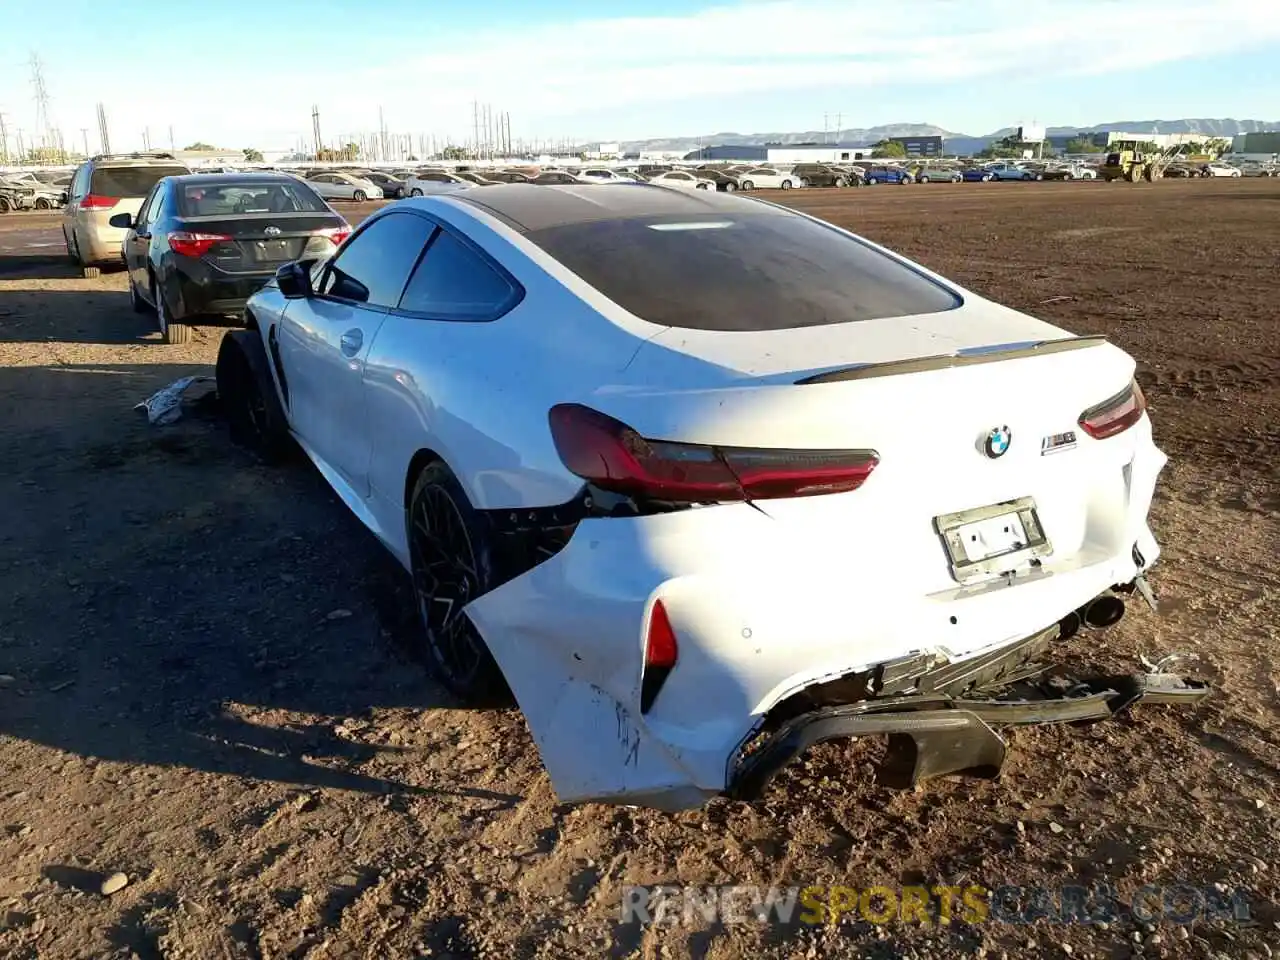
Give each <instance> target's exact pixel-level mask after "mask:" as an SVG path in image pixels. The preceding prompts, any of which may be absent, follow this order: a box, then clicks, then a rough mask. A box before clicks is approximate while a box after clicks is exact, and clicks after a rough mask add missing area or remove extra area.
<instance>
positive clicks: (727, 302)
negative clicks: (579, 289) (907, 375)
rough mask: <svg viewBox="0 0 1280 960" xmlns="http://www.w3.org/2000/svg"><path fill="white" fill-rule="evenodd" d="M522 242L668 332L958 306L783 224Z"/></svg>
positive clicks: (665, 221)
mask: <svg viewBox="0 0 1280 960" xmlns="http://www.w3.org/2000/svg"><path fill="white" fill-rule="evenodd" d="M527 236H528V237H529V239H530V240H532V241H533V242H534V243H536V244H537V245H538V246H540V247H541V248H542V249H544V250H546V251H547V253H549V254H551V256H553V257H555V258H556V259H557V260H559V261H560V262H561V263H563V264H564V265H565V266H567V267H568V268H569V269H570V270H572V271H573V272H574V273H576V274H578V276H580V277H582V278H583V279H584V280H585V281H587V283H589V284H591V285H592V286H593V287H595V288H596V289H597V290H599V291H600V292H601V293H603V294H604V295H605V296H607V297H609V298H610V299H611V300H613V301H614V302H615V303H617V304H619V305H620V306H622V307H624V308H625V309H627V310H629V311H630V312H631V313H634V314H635V315H636V316H638V317H642V318H644V319H645V320H648V321H650V322H651V323H659V324H663V325H666V326H672V327H684V328H687V329H692V330H723V331H762V330H789V329H793V328H796V327H814V326H822V325H824V324H833V323H852V322H855V321H859V320H877V319H882V318H886V317H903V316H909V315H912V314H919V313H938V312H941V311H944V310H952V309H955V308H956V307H958V306H960V302H961V301H960V299H959V298H958V297H957V296H955V295H954V294H952V293H951V292H950V291H948V290H946V289H945V288H943V287H942V286H940V285H939V284H937V283H935V282H934V281H932V280H930V279H929V278H927V277H926V276H924V275H923V274H921V273H917V272H916V271H915V270H913V269H911V268H910V267H907V266H904V265H902V264H900V263H898V262H897V261H896V260H893V259H891V258H890V257H888V256H886V255H885V254H883V253H880V252H879V251H877V250H875V249H874V248H872V247H870V246H868V245H867V244H865V243H862V242H860V241H858V240H855V239H853V238H852V237H849V236H847V235H846V234H843V233H839V232H837V231H835V230H833V229H831V228H830V227H827V226H824V225H822V224H820V223H815V222H814V221H812V220H807V219H805V218H803V217H798V216H792V215H778V214H772V213H770V214H733V215H730V216H722V217H717V216H710V215H698V216H693V217H680V218H674V217H670V216H668V217H650V218H637V219H626V220H597V221H593V222H586V223H572V224H564V225H561V226H557V227H548V228H545V229H542V230H534V231H531V232H530V233H529V234H528V235H527Z"/></svg>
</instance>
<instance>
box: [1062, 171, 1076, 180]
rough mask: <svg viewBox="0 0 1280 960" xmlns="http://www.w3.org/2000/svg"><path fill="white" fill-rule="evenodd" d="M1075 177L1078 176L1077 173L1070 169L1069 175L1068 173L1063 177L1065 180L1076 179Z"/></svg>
mask: <svg viewBox="0 0 1280 960" xmlns="http://www.w3.org/2000/svg"><path fill="white" fill-rule="evenodd" d="M1075 178H1076V176H1075V174H1074V173H1072V172H1071V171H1070V170H1068V171H1067V175H1066V176H1065V177H1063V178H1062V179H1063V180H1074V179H1075Z"/></svg>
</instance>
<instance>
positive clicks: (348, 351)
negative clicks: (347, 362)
mask: <svg viewBox="0 0 1280 960" xmlns="http://www.w3.org/2000/svg"><path fill="white" fill-rule="evenodd" d="M338 343H339V345H340V346H341V348H342V353H343V355H344V356H348V357H354V356H355V355H356V354H357V353H359V352H360V347H361V346H362V345H363V344H364V334H363V333H362V332H360V331H359V330H348V331H347V332H346V333H344V334H343V335H342V338H341V339H340V340H339V341H338Z"/></svg>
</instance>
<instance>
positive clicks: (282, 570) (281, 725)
mask: <svg viewBox="0 0 1280 960" xmlns="http://www.w3.org/2000/svg"><path fill="white" fill-rule="evenodd" d="M211 372H212V371H211V370H210V369H209V368H208V367H206V366H203V365H199V364H146V365H110V366H104V365H89V366H75V365H70V366H66V365H62V366H53V367H50V366H41V367H30V366H28V367H0V459H3V461H4V462H5V463H8V464H11V465H16V467H17V468H16V469H13V470H10V471H7V472H6V475H5V477H4V478H3V480H0V569H3V570H4V571H5V575H4V577H3V580H2V582H0V608H3V609H5V610H6V615H5V623H4V625H3V628H2V629H0V674H5V675H7V676H8V677H10V678H12V679H11V680H9V681H6V686H5V688H4V690H3V698H0V733H4V734H7V735H9V736H12V737H17V738H21V739H23V740H27V741H31V742H35V743H41V744H45V745H48V746H51V747H55V748H57V749H59V750H64V751H67V752H69V753H73V754H77V755H80V756H84V757H96V758H100V759H105V760H115V761H120V762H122V763H127V764H148V765H158V766H171V765H178V766H184V767H189V768H193V769H198V770H206V771H211V772H217V773H227V774H235V775H238V776H243V777H251V778H256V779H261V780H274V781H283V782H288V783H295V784H303V785H309V786H328V787H338V788H343V789H348V790H356V791H364V792H372V793H385V792H392V791H414V792H426V791H420V790H418V789H417V788H415V787H413V786H411V785H409V784H405V783H399V782H395V781H392V780H388V779H385V778H383V777H380V776H378V775H371V774H366V773H363V772H360V770H359V769H358V768H360V767H362V766H364V765H366V764H369V763H370V762H373V763H374V765H375V766H376V765H377V761H378V758H379V757H380V756H381V755H384V754H386V753H387V752H389V751H390V752H394V748H388V747H384V746H368V745H363V744H359V743H354V742H352V741H351V740H350V739H344V738H343V737H342V736H340V734H339V732H338V731H337V729H336V728H338V727H340V726H341V721H342V720H343V719H344V718H360V717H363V716H365V715H367V714H368V712H369V710H370V709H371V708H377V707H404V708H412V709H430V708H432V707H436V706H441V705H450V706H453V704H450V703H448V701H447V700H446V699H445V698H444V695H443V694H442V693H441V692H440V691H439V689H438V688H437V687H436V686H435V685H433V684H432V683H431V682H430V681H429V680H428V679H427V677H426V675H425V673H424V671H423V669H422V667H421V665H420V664H419V663H418V662H416V660H415V657H414V654H415V651H414V650H413V649H412V643H413V640H412V637H413V631H412V629H411V626H410V624H411V620H409V619H407V618H406V613H405V612H406V611H409V610H411V604H410V603H409V601H408V599H407V596H406V593H407V582H406V581H407V577H406V576H405V575H404V573H403V571H401V569H400V568H399V567H398V565H396V564H395V562H394V561H393V560H391V559H390V557H389V556H388V555H387V554H386V553H385V551H384V550H383V549H382V548H381V546H380V545H378V544H377V543H376V541H374V539H373V538H372V537H371V536H369V535H368V534H367V532H366V531H365V530H364V529H363V528H362V527H361V526H360V525H359V524H358V522H357V521H356V520H355V519H354V518H353V517H352V516H351V515H350V514H349V513H348V511H347V510H346V508H345V507H344V506H342V504H341V503H340V502H339V501H338V500H337V498H336V497H334V495H333V494H332V493H331V491H330V490H329V488H328V487H327V486H326V485H325V484H324V483H323V481H322V480H321V479H320V477H319V476H318V475H317V474H316V473H315V471H314V470H313V469H312V468H311V467H310V465H309V464H305V463H295V464H292V465H289V466H286V467H283V468H268V467H265V466H263V465H261V464H259V463H258V462H257V461H256V460H254V459H253V458H251V457H250V456H249V455H248V454H246V453H245V452H244V451H242V450H240V449H239V448H238V447H235V446H233V445H232V444H231V442H230V440H229V439H228V437H227V435H226V431H225V430H224V429H223V424H222V423H221V422H220V420H219V419H218V417H217V405H216V398H212V399H211V398H206V400H205V401H204V402H200V403H195V404H190V405H188V412H187V415H186V416H185V417H184V418H183V419H182V420H180V421H179V422H177V423H175V424H172V425H169V426H152V425H149V424H148V423H147V421H146V417H145V415H143V414H141V413H138V412H135V411H133V410H132V409H131V407H132V404H133V402H135V401H136V400H140V399H142V398H144V397H146V396H148V395H149V394H150V393H151V392H153V391H154V390H156V389H158V388H160V387H162V386H164V385H165V384H166V383H168V382H171V381H173V380H176V379H178V378H179V377H183V376H188V375H192V374H196V375H200V374H206V375H207V374H210V373H211ZM292 714H303V715H305V716H304V717H301V718H299V717H296V716H291V715H292ZM431 792H442V793H449V794H455V793H456V795H460V796H478V797H484V798H486V799H500V800H503V801H513V800H514V799H516V798H512V797H507V796H505V795H501V796H500V795H497V794H494V793H492V792H490V791H481V790H469V789H468V788H466V787H465V786H464V785H459V786H458V788H457V789H456V791H454V790H447V791H431Z"/></svg>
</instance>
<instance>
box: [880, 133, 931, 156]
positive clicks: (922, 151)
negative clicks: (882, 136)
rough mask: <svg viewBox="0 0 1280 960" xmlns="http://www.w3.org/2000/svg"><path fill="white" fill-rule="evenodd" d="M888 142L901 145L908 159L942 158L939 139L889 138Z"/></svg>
mask: <svg viewBox="0 0 1280 960" xmlns="http://www.w3.org/2000/svg"><path fill="white" fill-rule="evenodd" d="M889 140H890V141H891V142H893V143H900V144H902V146H903V149H905V150H906V151H907V156H908V157H940V156H942V138H941V137H889Z"/></svg>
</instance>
